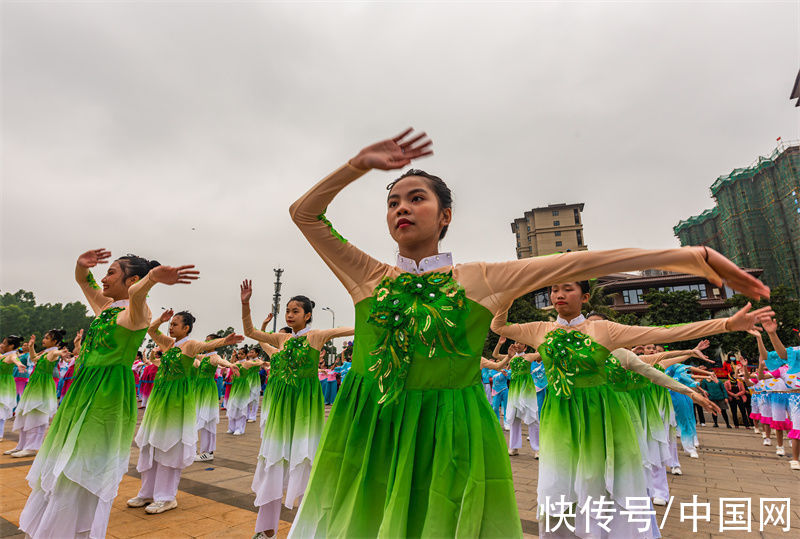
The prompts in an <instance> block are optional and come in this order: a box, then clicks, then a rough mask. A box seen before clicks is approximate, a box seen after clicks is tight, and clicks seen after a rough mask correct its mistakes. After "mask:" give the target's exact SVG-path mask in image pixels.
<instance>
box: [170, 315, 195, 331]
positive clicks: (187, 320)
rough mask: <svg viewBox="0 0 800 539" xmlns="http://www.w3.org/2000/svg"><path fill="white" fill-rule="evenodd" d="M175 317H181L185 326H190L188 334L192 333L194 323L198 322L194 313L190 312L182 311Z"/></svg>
mask: <svg viewBox="0 0 800 539" xmlns="http://www.w3.org/2000/svg"><path fill="white" fill-rule="evenodd" d="M175 316H180V317H181V320H183V324H184V325H186V326H189V331H188V332H187V333H191V332H192V329H194V322H195V320H197V319H196V318H195V317H194V316H193V315H192V313H190V312H189V311H181V312H179V313H175Z"/></svg>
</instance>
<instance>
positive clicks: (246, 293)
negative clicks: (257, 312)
mask: <svg viewBox="0 0 800 539" xmlns="http://www.w3.org/2000/svg"><path fill="white" fill-rule="evenodd" d="M251 297H253V281H251V280H250V279H245V280H244V281H242V284H240V285H239V298H240V299H241V300H242V303H250V298H251Z"/></svg>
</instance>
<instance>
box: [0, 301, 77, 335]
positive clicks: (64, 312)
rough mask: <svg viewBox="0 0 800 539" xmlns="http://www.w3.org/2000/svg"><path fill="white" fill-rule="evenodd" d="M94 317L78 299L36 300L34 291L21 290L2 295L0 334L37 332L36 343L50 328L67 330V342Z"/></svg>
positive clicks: (0, 303)
mask: <svg viewBox="0 0 800 539" xmlns="http://www.w3.org/2000/svg"><path fill="white" fill-rule="evenodd" d="M92 320H93V317H92V316H88V315H87V310H86V306H85V305H84V304H83V303H81V302H79V301H74V302H72V303H63V304H62V303H56V304H50V303H45V304H40V305H37V304H36V298H35V296H34V294H33V292H28V291H27V290H18V291H16V292H14V293H13V294H12V293H9V292H6V293H4V294H2V295H0V338H3V337H5V336H6V335H19V336H20V337H23V338H27V337H28V336H30V335H31V334H35V335H36V339H37V346H41V342H42V337H43V336H44V334H45V333H46V332H47V331H49V330H51V329H62V328H63V329H64V330H66V332H67V335H66V337H65V338H64V342H66V343H71V342H72V340H73V339H74V338H75V334H76V333H77V332H78V330H80V329H83V330H84V331H86V330H88V329H89V324H91V323H92Z"/></svg>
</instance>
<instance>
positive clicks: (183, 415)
mask: <svg viewBox="0 0 800 539" xmlns="http://www.w3.org/2000/svg"><path fill="white" fill-rule="evenodd" d="M173 314H174V316H173ZM167 321H169V336H167V335H164V334H163V333H161V331H159V329H158V328H159V326H160V325H161V324H163V323H165V322H167ZM194 322H195V318H194V316H192V315H191V314H190V313H188V312H186V311H181V312H179V313H177V314H175V313H173V312H172V309H168V310H166V311H164V312H163V313H161V316H160V317H159V318H157V319H156V320H155V321H154V322H153V323H152V324H150V327H149V329H148V331H147V334H148V335H149V336H150V338H151V339H153V341H154V342H155V343H156V344H157V345H158V346H159V347H160V348H161V349H162V350H164V353H163V355H162V356H161V365H160V366H159V370H158V372H159V374H158V378H157V380H156V383H155V387H154V388H153V394H152V395H151V397H150V402H149V403H148V405H147V409H146V410H145V412H144V416H143V417H142V424H141V425H139V432H137V433H136V438H135V441H136V445H138V446H139V462H138V463H137V464H136V469H137V470H138V471H139V472H140V473H141V474H142V487H141V489H140V490H139V493H138V494H137V495H136V497H135V498H131V499H130V500H128V507H145V506H147V507H145V509H144V510H145V512H147V513H150V514H160V513H163V512H165V511H169V510H170V509H175V508H176V507H178V501H177V500H176V499H175V496H176V495H177V493H178V481H180V478H181V471H183V469H184V468H186V467H187V466H189V465H190V464H191V463H192V462H194V457H195V444H196V443H197V403H196V400H195V393H194V389H195V387H194V383H193V380H194V379H195V378H196V372H197V371H196V369H195V368H194V360H195V357H196V356H197V355H198V354H202V353H204V352H210V351H211V350H216V349H217V348H220V347H222V346H228V345H231V344H236V343H239V342H242V340H244V337H242V336H241V335H236V334H230V335H227V336H226V337H224V338H222V339H214V340H211V341H207V342H201V341H196V340H194V339H190V338H189V333H191V332H192V328H193V327H194Z"/></svg>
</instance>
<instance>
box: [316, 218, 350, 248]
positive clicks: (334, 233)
mask: <svg viewBox="0 0 800 539" xmlns="http://www.w3.org/2000/svg"><path fill="white" fill-rule="evenodd" d="M317 219H319V220H320V221H322V222H323V223H325V225H326V226H327V227H328V228H329V229H330V230H331V234H332V235H333V237H334V238H336V239H337V240H339V241H340V242H342V243H347V240H346V239H344V236H342V235H341V234H339V233H338V232H336V229H335V228H333V224H332V223H331V222H330V221H328V218H327V217H325V213H324V212H323V213H320V214H319V215H317Z"/></svg>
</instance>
